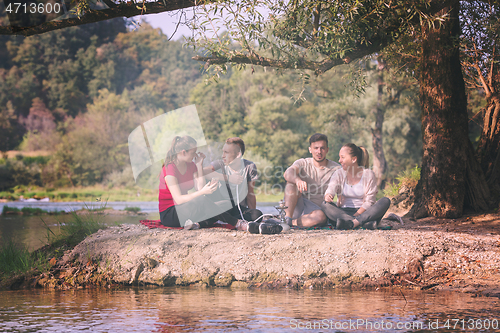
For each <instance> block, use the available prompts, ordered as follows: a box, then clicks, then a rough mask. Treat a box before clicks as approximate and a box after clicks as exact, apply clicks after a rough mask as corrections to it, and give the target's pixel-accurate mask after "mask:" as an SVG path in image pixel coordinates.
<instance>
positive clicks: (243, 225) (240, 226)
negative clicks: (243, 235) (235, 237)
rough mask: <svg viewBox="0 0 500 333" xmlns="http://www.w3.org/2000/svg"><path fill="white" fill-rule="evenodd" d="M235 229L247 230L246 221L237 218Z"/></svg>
mask: <svg viewBox="0 0 500 333" xmlns="http://www.w3.org/2000/svg"><path fill="white" fill-rule="evenodd" d="M235 227H236V230H242V231H247V230H248V222H247V221H245V220H238V223H236V225H235Z"/></svg>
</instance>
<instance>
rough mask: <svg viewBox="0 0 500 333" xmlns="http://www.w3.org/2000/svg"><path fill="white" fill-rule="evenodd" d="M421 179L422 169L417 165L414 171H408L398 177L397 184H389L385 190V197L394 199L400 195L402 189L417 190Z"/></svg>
mask: <svg viewBox="0 0 500 333" xmlns="http://www.w3.org/2000/svg"><path fill="white" fill-rule="evenodd" d="M419 179H420V168H419V167H418V165H415V167H414V168H413V169H407V170H405V171H404V172H403V173H401V174H399V175H398V176H397V177H396V180H397V182H396V183H392V184H388V185H387V186H386V188H385V189H384V196H387V197H394V196H396V195H398V194H399V190H400V189H401V187H403V186H405V187H409V188H415V186H417V183H418V181H419Z"/></svg>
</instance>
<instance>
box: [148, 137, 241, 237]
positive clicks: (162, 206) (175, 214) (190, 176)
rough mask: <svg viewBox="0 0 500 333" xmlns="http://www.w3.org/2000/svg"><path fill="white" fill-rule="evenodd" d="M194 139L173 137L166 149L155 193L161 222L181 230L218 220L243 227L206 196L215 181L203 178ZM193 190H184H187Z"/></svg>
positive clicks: (239, 227) (201, 161)
mask: <svg viewBox="0 0 500 333" xmlns="http://www.w3.org/2000/svg"><path fill="white" fill-rule="evenodd" d="M196 149H197V143H196V140H195V139H193V138H192V137H190V136H182V137H180V136H176V137H175V138H174V139H173V141H172V144H171V146H170V149H169V150H168V152H167V156H166V158H165V162H164V164H163V167H162V171H161V176H160V190H159V195H158V200H159V210H160V220H161V224H163V225H164V226H168V227H184V229H199V228H208V227H210V226H212V225H213V224H214V223H215V222H217V221H218V220H220V221H223V222H226V223H229V224H231V225H233V226H235V227H236V228H237V229H238V230H246V229H247V222H246V221H243V220H238V219H237V218H235V217H232V216H231V215H230V214H228V213H225V212H220V208H218V207H217V206H216V205H215V203H214V202H213V201H211V200H210V198H209V197H208V196H209V195H210V194H212V193H213V192H214V191H215V190H216V189H217V188H218V185H219V183H218V181H215V180H212V181H210V182H208V183H207V182H206V181H205V177H204V176H203V160H204V159H205V155H204V154H203V153H197V152H196ZM193 188H195V189H196V191H194V192H191V193H188V191H190V190H191V189H193Z"/></svg>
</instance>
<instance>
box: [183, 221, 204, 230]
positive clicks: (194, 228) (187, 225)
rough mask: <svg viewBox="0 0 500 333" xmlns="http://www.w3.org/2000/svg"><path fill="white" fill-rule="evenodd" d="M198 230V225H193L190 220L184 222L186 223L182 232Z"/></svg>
mask: <svg viewBox="0 0 500 333" xmlns="http://www.w3.org/2000/svg"><path fill="white" fill-rule="evenodd" d="M196 229H200V224H199V223H193V221H191V220H186V223H184V230H196Z"/></svg>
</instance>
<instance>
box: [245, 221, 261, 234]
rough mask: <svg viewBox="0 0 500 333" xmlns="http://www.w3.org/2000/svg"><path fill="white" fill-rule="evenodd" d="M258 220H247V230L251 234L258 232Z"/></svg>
mask: <svg viewBox="0 0 500 333" xmlns="http://www.w3.org/2000/svg"><path fill="white" fill-rule="evenodd" d="M259 226H260V222H248V226H247V231H248V232H249V233H251V234H260V229H259Z"/></svg>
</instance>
